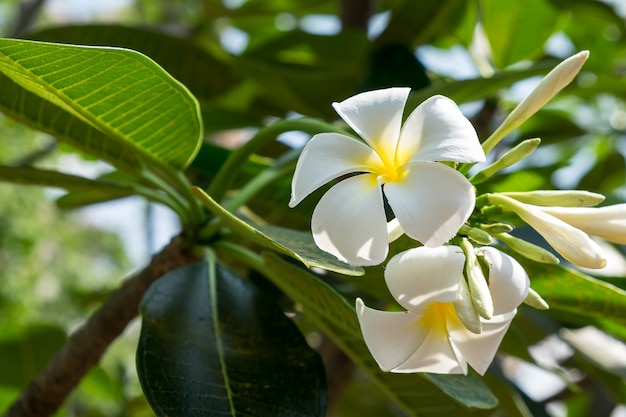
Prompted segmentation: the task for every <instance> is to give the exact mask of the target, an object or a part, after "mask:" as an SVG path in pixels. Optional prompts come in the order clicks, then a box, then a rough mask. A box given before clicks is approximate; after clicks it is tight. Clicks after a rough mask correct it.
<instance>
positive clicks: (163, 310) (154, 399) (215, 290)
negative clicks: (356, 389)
mask: <svg viewBox="0 0 626 417" xmlns="http://www.w3.org/2000/svg"><path fill="white" fill-rule="evenodd" d="M140 309H141V313H142V315H143V324H142V329H141V335H140V339H139V346H138V348H137V367H138V372H139V378H140V382H141V385H142V387H143V390H144V393H145V395H146V397H147V399H148V401H149V402H150V404H151V406H152V407H153V409H154V411H155V412H156V414H157V415H158V416H170V415H175V416H209V415H223V416H233V417H234V416H244V415H245V416H259V417H260V416H270V415H281V416H294V417H295V416H297V417H304V416H320V417H321V416H323V415H324V412H325V406H326V387H325V382H326V381H325V374H324V367H323V364H322V361H321V359H320V357H319V356H318V355H317V353H315V352H314V351H313V350H311V348H309V347H308V345H307V344H306V342H305V340H304V338H303V337H302V334H301V333H300V331H299V330H298V329H297V328H296V326H295V325H294V324H293V323H292V322H291V321H290V320H289V319H288V318H287V317H286V316H285V315H284V314H283V312H282V310H281V309H280V308H279V307H278V305H277V304H276V303H275V302H274V301H273V300H272V299H271V298H268V296H267V295H265V294H263V293H262V292H261V291H260V290H259V289H257V288H256V287H255V286H254V285H252V283H251V282H249V281H246V280H244V279H243V278H241V277H239V276H237V275H236V274H235V273H234V272H232V271H231V270H229V269H227V268H225V267H224V266H222V265H220V264H219V263H215V262H214V261H213V260H207V261H202V262H197V263H194V264H190V265H187V266H184V267H182V268H179V269H176V270H174V271H172V272H170V273H169V274H167V275H165V276H163V277H162V278H160V279H159V280H158V281H156V282H155V283H154V284H153V285H152V286H151V287H150V289H149V290H148V292H147V293H146V295H145V296H144V298H143V301H142V303H141V307H140Z"/></svg>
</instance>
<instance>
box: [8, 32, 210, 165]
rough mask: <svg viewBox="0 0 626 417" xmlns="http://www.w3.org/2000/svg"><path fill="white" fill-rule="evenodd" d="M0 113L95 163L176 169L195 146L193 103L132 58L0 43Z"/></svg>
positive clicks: (198, 128)
mask: <svg viewBox="0 0 626 417" xmlns="http://www.w3.org/2000/svg"><path fill="white" fill-rule="evenodd" d="M0 72H1V73H2V76H1V77H0V86H1V87H2V91H3V94H2V95H0V110H2V111H4V112H5V113H7V114H8V115H9V116H12V117H15V118H16V119H18V120H20V121H22V122H24V123H27V124H30V125H31V126H33V127H36V128H38V129H41V130H43V131H45V132H48V133H51V134H53V135H55V136H57V137H58V138H59V139H61V140H64V141H66V142H68V143H69V144H71V145H73V146H75V147H77V148H79V149H81V150H82V151H84V152H86V153H88V154H90V155H92V156H96V157H99V158H103V159H105V160H108V161H109V162H111V163H113V164H114V165H121V166H123V167H124V168H126V169H135V170H139V169H140V168H141V164H139V163H138V162H139V161H140V160H146V161H149V162H151V163H153V164H156V165H159V164H164V165H169V166H171V167H174V168H177V169H180V168H184V167H185V166H187V165H188V164H189V163H190V162H191V160H192V159H193V158H194V156H195V154H196V152H197V150H198V148H199V145H200V140H201V135H202V125H201V121H200V116H199V109H198V104H197V102H196V101H195V99H194V98H193V96H191V95H190V94H189V92H188V91H187V89H186V88H185V87H183V86H182V85H181V84H180V83H178V82H177V81H176V80H174V79H173V78H171V77H170V76H169V75H168V74H167V73H166V72H165V71H164V70H163V69H162V68H161V67H159V66H158V65H156V64H155V63H154V62H153V61H151V60H150V59H149V58H147V57H146V56H144V55H141V54H139V53H137V52H134V51H130V50H123V49H113V48H95V47H81V46H73V45H60V44H48V43H41V42H32V41H22V40H14V39H2V40H0Z"/></svg>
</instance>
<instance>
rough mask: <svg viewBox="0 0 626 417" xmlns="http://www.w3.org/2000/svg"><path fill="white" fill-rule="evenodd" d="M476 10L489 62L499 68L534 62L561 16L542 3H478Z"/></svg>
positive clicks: (526, 0) (491, 0) (536, 0)
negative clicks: (486, 40) (491, 58)
mask: <svg viewBox="0 0 626 417" xmlns="http://www.w3.org/2000/svg"><path fill="white" fill-rule="evenodd" d="M480 6H481V14H482V24H483V28H484V29H485V34H486V35H487V38H488V39H489V43H490V45H491V51H492V53H493V60H494V61H495V64H496V65H497V66H498V67H500V68H504V67H507V66H509V65H511V64H514V63H516V62H519V61H521V60H523V59H537V58H538V57H539V56H540V55H541V54H542V53H543V49H544V44H545V42H546V41H547V40H548V38H549V37H550V36H551V35H552V34H553V33H554V31H555V29H556V26H557V23H558V22H559V18H560V16H561V13H560V12H559V10H558V9H556V8H555V7H553V6H552V5H551V4H550V3H549V2H548V1H546V0H519V1H515V2H503V1H499V0H481V2H480ZM503 28H506V30H503Z"/></svg>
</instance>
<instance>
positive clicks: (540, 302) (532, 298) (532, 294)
mask: <svg viewBox="0 0 626 417" xmlns="http://www.w3.org/2000/svg"><path fill="white" fill-rule="evenodd" d="M524 304H526V305H529V306H531V307H532V308H536V309H537V310H548V309H549V308H550V306H549V305H548V303H546V300H544V299H543V298H541V296H540V295H539V294H538V293H537V291H535V290H533V289H532V288H529V289H528V295H527V296H526V298H525V299H524Z"/></svg>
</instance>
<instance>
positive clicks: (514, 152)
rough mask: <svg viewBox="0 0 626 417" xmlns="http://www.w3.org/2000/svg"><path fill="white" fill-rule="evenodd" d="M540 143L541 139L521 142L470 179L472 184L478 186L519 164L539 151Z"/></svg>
mask: <svg viewBox="0 0 626 417" xmlns="http://www.w3.org/2000/svg"><path fill="white" fill-rule="evenodd" d="M540 143H541V139H539V138H534V139H526V140H525V141H523V142H521V143H520V144H518V145H517V146H515V147H514V148H513V149H511V150H509V151H508V152H506V153H505V154H504V155H502V157H501V158H500V159H498V160H497V161H495V162H494V163H493V164H491V165H489V166H488V167H486V168H484V169H483V170H481V171H480V172H478V173H476V175H474V176H473V177H472V178H470V182H471V183H472V184H474V185H476V184H480V183H481V182H484V181H486V180H487V179H489V178H491V176H493V175H494V174H495V173H497V172H498V171H501V170H503V169H504V168H508V167H510V166H511V165H513V164H515V163H516V162H519V161H521V160H522V159H524V158H526V157H527V156H528V155H530V154H531V153H533V151H534V150H535V149H537V146H539V144H540Z"/></svg>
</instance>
